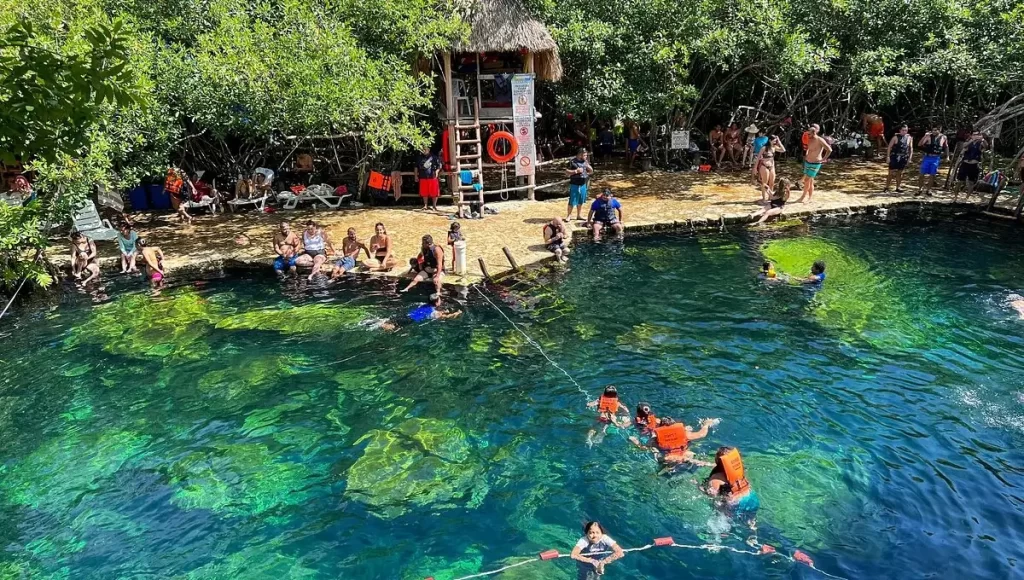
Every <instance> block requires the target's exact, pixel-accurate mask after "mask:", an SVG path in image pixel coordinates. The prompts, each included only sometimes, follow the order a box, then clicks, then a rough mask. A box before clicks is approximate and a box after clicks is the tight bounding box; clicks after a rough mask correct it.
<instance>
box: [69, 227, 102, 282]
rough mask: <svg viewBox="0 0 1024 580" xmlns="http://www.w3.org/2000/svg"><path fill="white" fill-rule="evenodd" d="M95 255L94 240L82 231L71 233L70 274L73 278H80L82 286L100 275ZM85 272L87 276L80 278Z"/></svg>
mask: <svg viewBox="0 0 1024 580" xmlns="http://www.w3.org/2000/svg"><path fill="white" fill-rule="evenodd" d="M96 256H97V251H96V242H94V241H93V240H91V239H90V238H87V237H86V236H85V234H83V233H82V232H75V233H73V234H71V275H72V276H73V277H74V278H75V280H81V281H82V285H83V286H85V285H86V284H88V283H89V282H92V281H93V280H95V279H96V278H98V277H99V275H100V265H99V262H97V261H96ZM86 272H88V273H89V276H87V277H86V279H85V280H82V275H83V274H85V273H86Z"/></svg>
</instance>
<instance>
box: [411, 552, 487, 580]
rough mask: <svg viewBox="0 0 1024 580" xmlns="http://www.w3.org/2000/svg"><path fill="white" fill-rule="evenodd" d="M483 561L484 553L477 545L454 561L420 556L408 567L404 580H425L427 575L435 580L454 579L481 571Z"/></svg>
mask: <svg viewBox="0 0 1024 580" xmlns="http://www.w3.org/2000/svg"><path fill="white" fill-rule="evenodd" d="M483 562H484V557H483V554H481V553H480V550H479V549H478V548H475V547H470V548H469V549H468V550H466V551H465V552H463V554H462V557H461V558H459V559H458V560H456V561H454V562H452V561H451V560H450V559H449V558H440V557H437V556H426V557H422V558H418V559H417V560H415V561H414V563H413V564H412V565H411V566H409V567H407V568H406V570H405V572H404V573H403V574H402V580H423V578H427V577H430V578H433V579H434V580H454V579H455V578H462V577H463V576H470V575H472V574H476V573H478V572H480V567H481V566H482V565H483Z"/></svg>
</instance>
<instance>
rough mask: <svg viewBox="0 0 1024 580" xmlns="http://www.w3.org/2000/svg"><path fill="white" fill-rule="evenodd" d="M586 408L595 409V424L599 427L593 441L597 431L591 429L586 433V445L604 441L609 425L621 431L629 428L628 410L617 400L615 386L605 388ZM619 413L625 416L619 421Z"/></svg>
mask: <svg viewBox="0 0 1024 580" xmlns="http://www.w3.org/2000/svg"><path fill="white" fill-rule="evenodd" d="M587 407H597V422H598V424H600V425H601V433H600V436H599V437H598V438H597V439H594V436H595V435H597V434H598V433H597V429H591V430H590V432H589V433H587V445H593V444H595V443H600V442H601V441H602V440H603V439H604V434H605V433H607V432H608V426H609V425H615V426H616V427H622V428H623V429H625V428H627V427H629V421H630V419H629V408H628V407H626V405H624V404H622V401H620V400H619V392H618V389H616V388H615V385H608V386H607V387H605V388H604V392H603V393H601V396H600V397H598V398H597V399H595V400H593V401H590V402H589V403H587ZM620 413H625V415H626V416H625V417H624V418H622V419H620V418H619V414H620Z"/></svg>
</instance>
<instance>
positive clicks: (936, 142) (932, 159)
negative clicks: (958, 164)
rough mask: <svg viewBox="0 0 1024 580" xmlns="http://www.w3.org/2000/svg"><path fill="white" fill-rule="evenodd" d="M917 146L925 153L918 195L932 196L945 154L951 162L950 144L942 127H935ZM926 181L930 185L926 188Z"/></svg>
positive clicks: (918, 182) (919, 178) (918, 181)
mask: <svg viewBox="0 0 1024 580" xmlns="http://www.w3.org/2000/svg"><path fill="white" fill-rule="evenodd" d="M917 146H918V147H920V148H921V150H922V151H924V158H922V159H921V175H920V176H918V178H917V195H932V189H933V188H934V187H935V176H936V175H937V174H938V173H939V164H940V163H942V157H943V154H945V157H946V161H949V142H947V141H946V136H945V135H943V134H942V126H941V125H935V126H934V127H932V130H931V132H930V133H926V134H925V136H924V137H921V140H920V141H919V142H918V143H917ZM925 179H927V180H928V185H927V186H925Z"/></svg>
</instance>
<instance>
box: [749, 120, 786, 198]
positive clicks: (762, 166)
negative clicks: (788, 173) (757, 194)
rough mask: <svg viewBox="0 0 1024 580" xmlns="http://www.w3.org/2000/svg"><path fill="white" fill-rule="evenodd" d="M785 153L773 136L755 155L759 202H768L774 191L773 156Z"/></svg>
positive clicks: (777, 139)
mask: <svg viewBox="0 0 1024 580" xmlns="http://www.w3.org/2000/svg"><path fill="white" fill-rule="evenodd" d="M785 152H786V148H785V147H783V146H782V141H780V140H779V137H778V136H777V135H773V136H772V138H771V140H770V141H768V144H767V145H765V146H764V147H762V148H761V151H760V152H759V153H758V154H757V163H756V164H755V167H756V168H757V176H758V180H759V182H760V184H761V201H764V202H767V201H769V199H770V197H771V193H772V191H774V190H775V154H776V153H785Z"/></svg>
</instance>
